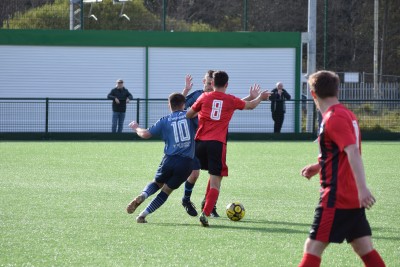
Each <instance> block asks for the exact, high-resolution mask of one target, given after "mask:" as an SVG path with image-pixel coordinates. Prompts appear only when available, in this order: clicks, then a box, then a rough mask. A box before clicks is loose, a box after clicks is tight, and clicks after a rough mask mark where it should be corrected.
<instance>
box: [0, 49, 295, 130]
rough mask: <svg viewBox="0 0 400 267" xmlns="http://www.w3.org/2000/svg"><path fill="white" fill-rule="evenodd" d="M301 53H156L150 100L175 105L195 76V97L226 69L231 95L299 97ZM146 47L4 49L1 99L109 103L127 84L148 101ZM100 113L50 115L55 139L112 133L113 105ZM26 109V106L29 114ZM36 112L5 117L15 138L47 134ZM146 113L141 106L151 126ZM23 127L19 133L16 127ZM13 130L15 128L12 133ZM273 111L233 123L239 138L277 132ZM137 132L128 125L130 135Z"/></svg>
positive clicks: (161, 110) (0, 117)
mask: <svg viewBox="0 0 400 267" xmlns="http://www.w3.org/2000/svg"><path fill="white" fill-rule="evenodd" d="M295 62H296V52H295V49H294V48H162V47H157V48H155V47H154V48H149V49H148V66H147V68H148V94H149V98H162V99H167V97H168V95H169V94H170V93H172V92H181V91H182V89H183V87H184V84H185V75H186V74H191V75H192V76H193V83H194V86H193V90H197V89H202V79H203V77H204V74H205V72H206V71H207V70H208V69H216V70H217V69H218V70H225V71H226V72H227V73H228V75H229V77H230V78H229V87H228V91H227V93H230V94H234V95H236V96H238V97H241V98H242V97H245V96H246V95H247V94H248V90H249V88H250V86H251V85H252V84H254V83H258V84H260V85H261V87H262V88H263V89H269V90H271V89H273V88H274V87H275V84H276V83H277V82H278V81H281V82H283V84H284V87H285V89H286V90H288V92H289V93H290V94H291V95H292V97H294V95H295V69H296V68H295ZM145 77H146V48H144V47H71V46H68V47H58V46H1V47H0V97H3V98H4V97H12V98H27V97H28V98H31V97H35V98H36V97H38V98H46V97H49V98H103V99H105V98H106V97H107V94H108V93H109V91H110V90H111V88H113V87H114V86H115V80H116V79H119V78H121V79H123V80H124V82H125V86H126V87H127V88H128V89H129V91H130V92H131V93H132V95H133V97H134V98H145V97H146V79H145ZM95 104H96V105H97V106H96V108H95V111H94V112H93V110H92V109H91V107H90V106H88V107H87V108H85V107H84V105H83V107H82V105H77V106H76V108H75V107H74V106H72V109H71V106H70V107H69V109H68V110H65V111H63V110H60V107H62V106H63V105H62V103H61V104H60V103H53V104H51V105H49V108H57V112H53V113H52V112H50V117H49V122H50V123H49V131H50V132H109V131H110V128H111V114H112V112H111V102H110V103H108V102H107V103H104V102H103V104H101V103H100V102H99V103H95ZM22 106H23V105H21V107H22ZM39 106H40V110H38V109H37V108H35V105H33V106H32V107H30V108H28V109H26V110H22V109H21V112H19V113H15V112H14V113H12V112H10V113H8V112H1V113H0V121H1V129H0V131H3V132H4V131H5V130H4V128H7V127H8V126H7V125H9V126H10V128H13V129H14V131H22V132H26V131H43V128H44V126H43V125H40V124H39V125H37V123H35V124H34V125H31V128H29V127H28V128H27V127H26V123H27V122H28V121H30V119H31V118H32V119H34V118H36V117H40V118H41V120H42V119H43V118H42V117H43V116H42V115H41V114H42V111H43V107H44V106H43V104H40V105H39ZM135 108H136V107H135V106H133V104H129V105H128V109H127V117H126V119H125V122H126V125H127V124H128V123H129V122H130V121H131V120H133V119H135V117H136V110H135ZM148 111H149V116H148V123H149V124H152V123H154V122H155V120H156V119H158V118H159V117H160V116H162V115H165V114H167V113H168V112H169V111H168V105H167V103H165V105H164V104H162V103H161V104H160V103H159V104H157V105H156V106H153V107H152V106H150V107H149V109H148ZM144 114H145V109H144V105H141V108H140V116H141V121H142V123H143V120H144ZM17 121H18V122H19V123H20V124H21V125H20V126H18V128H15V127H14V126H15V123H16V122H17ZM11 126H12V127H11ZM272 129H273V121H272V118H271V113H270V104H269V103H268V102H266V103H262V104H261V105H260V107H258V108H257V109H255V110H252V111H237V112H236V113H235V115H234V117H233V119H232V121H231V124H230V128H229V130H230V131H231V132H272ZM127 131H129V129H128V127H127V126H125V129H124V132H127ZM293 131H294V109H292V108H289V109H288V110H287V114H286V117H285V122H284V125H283V128H282V132H293Z"/></svg>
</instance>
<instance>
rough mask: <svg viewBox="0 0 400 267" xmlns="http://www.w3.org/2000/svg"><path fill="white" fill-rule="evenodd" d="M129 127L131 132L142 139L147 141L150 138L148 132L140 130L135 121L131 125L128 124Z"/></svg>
mask: <svg viewBox="0 0 400 267" xmlns="http://www.w3.org/2000/svg"><path fill="white" fill-rule="evenodd" d="M129 127H131V128H132V130H133V131H134V132H136V133H137V135H139V137H141V138H143V139H149V138H150V137H151V133H150V132H149V130H147V129H144V128H140V127H139V124H138V123H137V122H136V121H132V122H131V123H129Z"/></svg>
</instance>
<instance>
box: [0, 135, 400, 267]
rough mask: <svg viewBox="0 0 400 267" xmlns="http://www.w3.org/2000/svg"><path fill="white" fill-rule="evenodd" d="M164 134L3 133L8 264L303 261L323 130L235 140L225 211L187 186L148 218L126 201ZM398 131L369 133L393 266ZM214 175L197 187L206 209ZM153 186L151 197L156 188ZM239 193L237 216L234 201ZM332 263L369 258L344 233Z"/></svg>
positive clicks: (0, 210)
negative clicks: (305, 172) (45, 137)
mask: <svg viewBox="0 0 400 267" xmlns="http://www.w3.org/2000/svg"><path fill="white" fill-rule="evenodd" d="M162 149H163V143H162V142H160V141H154V142H153V141H132V142H0V266H297V264H298V263H299V261H300V259H301V257H302V250H303V244H304V241H305V239H306V237H307V234H308V230H309V226H310V223H311V222H312V218H313V212H314V208H315V205H316V204H317V201H318V197H319V192H318V190H319V182H318V178H317V177H314V178H313V179H312V180H310V181H308V180H307V179H305V178H303V177H301V176H300V174H299V173H300V169H301V168H302V167H303V166H305V165H306V164H309V163H313V162H315V161H316V157H317V154H318V147H317V144H316V143H313V142H238V141H231V142H229V143H228V156H227V163H228V166H229V177H227V178H224V179H223V182H222V188H221V193H220V197H219V199H218V205H217V207H218V212H219V213H220V214H221V215H222V217H221V218H218V219H213V218H211V219H210V220H209V221H210V227H209V228H203V227H201V226H200V224H199V221H198V218H193V217H190V216H188V215H187V214H186V212H185V211H184V209H183V207H182V205H181V197H182V195H183V186H181V187H180V188H179V189H178V190H177V191H175V192H174V193H173V194H172V195H171V196H170V198H169V199H168V201H167V202H166V203H165V204H164V206H162V207H161V208H160V209H159V210H157V211H156V212H155V213H153V214H150V215H149V216H148V218H147V219H148V222H149V223H147V224H137V223H136V221H135V217H136V216H137V214H138V212H140V211H141V210H142V209H143V208H145V207H146V205H147V204H148V203H149V200H146V202H145V203H144V204H142V206H140V207H139V208H138V210H137V211H136V212H135V214H134V215H128V214H127V213H126V212H125V207H126V205H127V203H128V202H129V201H130V200H131V199H132V197H134V196H136V195H137V194H138V193H139V192H140V191H141V190H142V189H143V187H144V186H145V184H146V183H147V182H148V181H150V180H151V179H152V178H153V176H154V173H155V170H156V168H157V166H158V164H159V162H160V160H161V157H162ZM399 155H400V143H398V142H364V143H363V158H364V164H365V169H366V173H367V183H368V185H369V188H370V189H371V191H372V192H373V194H374V195H375V197H376V198H377V203H376V204H375V206H374V207H373V208H372V209H371V210H369V211H367V216H368V219H369V221H370V224H371V226H372V231H373V241H374V245H375V247H376V249H377V250H378V251H379V252H380V254H381V255H382V257H383V258H384V260H385V261H386V264H387V266H400V207H399V204H398V203H399V200H400V190H399V186H398V185H399V179H400V175H399V173H400V167H399V165H398V159H399ZM207 179H208V176H207V173H206V172H202V173H201V176H200V178H199V181H198V183H197V184H196V186H195V188H194V191H193V197H192V199H193V201H194V202H195V204H196V205H197V208H198V210H199V206H200V202H201V200H202V199H203V196H204V191H205V186H206V182H207ZM151 198H152V197H150V199H151ZM233 201H240V202H241V203H243V204H244V206H245V208H246V216H245V218H244V219H243V220H241V221H239V222H232V221H230V220H228V218H227V217H226V216H225V206H226V205H227V204H228V203H230V202H233ZM322 266H340V267H346V266H349V267H350V266H363V264H362V262H361V260H360V259H359V258H358V257H357V256H356V255H355V253H353V251H352V249H351V246H350V245H348V244H346V243H344V244H341V245H337V244H333V245H331V246H329V247H328V249H327V250H326V252H325V253H324V256H323V259H322Z"/></svg>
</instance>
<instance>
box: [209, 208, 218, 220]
mask: <svg viewBox="0 0 400 267" xmlns="http://www.w3.org/2000/svg"><path fill="white" fill-rule="evenodd" d="M210 215H211V216H212V217H214V218H218V217H219V214H218V213H217V206H214V208H213V210H212V212H211V214H210Z"/></svg>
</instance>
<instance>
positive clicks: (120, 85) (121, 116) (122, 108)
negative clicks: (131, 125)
mask: <svg viewBox="0 0 400 267" xmlns="http://www.w3.org/2000/svg"><path fill="white" fill-rule="evenodd" d="M107 98H108V99H111V100H112V101H113V102H112V110H113V116H112V129H111V130H112V132H113V133H116V132H118V133H121V132H122V128H123V126H124V120H125V112H126V104H127V103H129V100H132V99H133V96H132V95H131V93H129V91H128V89H126V88H125V87H124V81H123V80H117V85H116V87H115V88H113V89H111V92H110V93H109V94H108V96H107ZM117 125H118V131H117Z"/></svg>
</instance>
